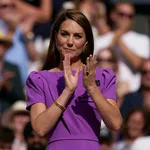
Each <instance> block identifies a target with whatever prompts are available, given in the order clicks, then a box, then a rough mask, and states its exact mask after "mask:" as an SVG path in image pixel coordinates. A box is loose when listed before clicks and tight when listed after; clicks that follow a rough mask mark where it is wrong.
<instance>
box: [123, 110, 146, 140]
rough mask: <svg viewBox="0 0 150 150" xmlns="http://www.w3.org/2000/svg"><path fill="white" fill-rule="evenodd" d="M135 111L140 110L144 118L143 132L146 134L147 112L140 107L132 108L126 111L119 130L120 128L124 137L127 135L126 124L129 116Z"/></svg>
mask: <svg viewBox="0 0 150 150" xmlns="http://www.w3.org/2000/svg"><path fill="white" fill-rule="evenodd" d="M137 112H140V113H141V114H142V115H143V118H144V127H143V133H144V134H147V129H148V124H147V119H148V116H147V115H148V114H147V112H146V111H145V110H143V109H142V108H133V109H131V110H130V111H129V112H128V113H127V116H126V117H125V119H124V122H123V124H122V128H121V130H122V134H123V136H124V138H128V137H129V134H128V127H127V124H128V121H129V119H130V117H131V116H132V115H133V114H135V113H137Z"/></svg>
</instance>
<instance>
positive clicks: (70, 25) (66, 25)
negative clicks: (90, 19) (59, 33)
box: [60, 19, 84, 33]
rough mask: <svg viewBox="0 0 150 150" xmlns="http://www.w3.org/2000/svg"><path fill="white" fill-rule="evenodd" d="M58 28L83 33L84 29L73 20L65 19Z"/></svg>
mask: <svg viewBox="0 0 150 150" xmlns="http://www.w3.org/2000/svg"><path fill="white" fill-rule="evenodd" d="M60 30H67V31H69V32H75V33H76V32H77V33H84V29H83V28H82V27H81V26H80V25H79V24H78V23H77V22H75V21H74V20H71V19H67V20H65V21H64V22H62V23H61V25H60Z"/></svg>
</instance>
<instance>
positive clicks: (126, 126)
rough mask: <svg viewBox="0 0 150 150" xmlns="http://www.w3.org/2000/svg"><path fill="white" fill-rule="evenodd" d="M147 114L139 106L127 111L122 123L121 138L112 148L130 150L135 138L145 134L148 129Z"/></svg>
mask: <svg viewBox="0 0 150 150" xmlns="http://www.w3.org/2000/svg"><path fill="white" fill-rule="evenodd" d="M147 115H148V114H146V112H145V111H144V110H143V109H139V108H134V109H132V110H131V111H129V112H128V115H127V117H126V118H125V119H124V123H123V124H122V136H123V139H122V140H121V141H119V142H117V143H116V144H115V146H114V150H131V147H132V144H133V143H134V142H135V140H136V139H138V138H139V137H143V136H145V135H146V133H147V129H148V122H147V119H148V118H147V117H148V116H147Z"/></svg>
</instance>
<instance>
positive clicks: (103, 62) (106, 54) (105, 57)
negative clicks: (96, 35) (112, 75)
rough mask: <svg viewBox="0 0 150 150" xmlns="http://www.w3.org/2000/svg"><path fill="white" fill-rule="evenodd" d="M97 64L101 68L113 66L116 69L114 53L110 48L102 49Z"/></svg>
mask: <svg viewBox="0 0 150 150" xmlns="http://www.w3.org/2000/svg"><path fill="white" fill-rule="evenodd" d="M97 61H98V62H97V65H98V66H99V67H100V68H103V69H104V68H112V69H114V63H113V58H112V54H111V52H110V51H109V50H108V49H104V50H101V51H100V52H99V54H98V55H97Z"/></svg>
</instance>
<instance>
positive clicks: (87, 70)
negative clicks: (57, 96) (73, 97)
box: [63, 55, 97, 93]
mask: <svg viewBox="0 0 150 150" xmlns="http://www.w3.org/2000/svg"><path fill="white" fill-rule="evenodd" d="M96 64H97V61H96V56H94V57H93V56H92V55H90V56H89V57H87V59H86V64H84V65H83V76H82V80H83V86H84V87H85V89H86V90H87V91H89V90H93V89H94V88H95V87H97V86H96V83H95V75H96ZM63 67H64V78H65V89H66V90H67V91H69V92H70V93H73V92H74V90H75V89H76V87H77V85H78V76H79V71H80V68H77V69H76V71H75V74H73V73H72V70H71V65H70V56H69V55H65V58H64V61H63Z"/></svg>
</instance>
